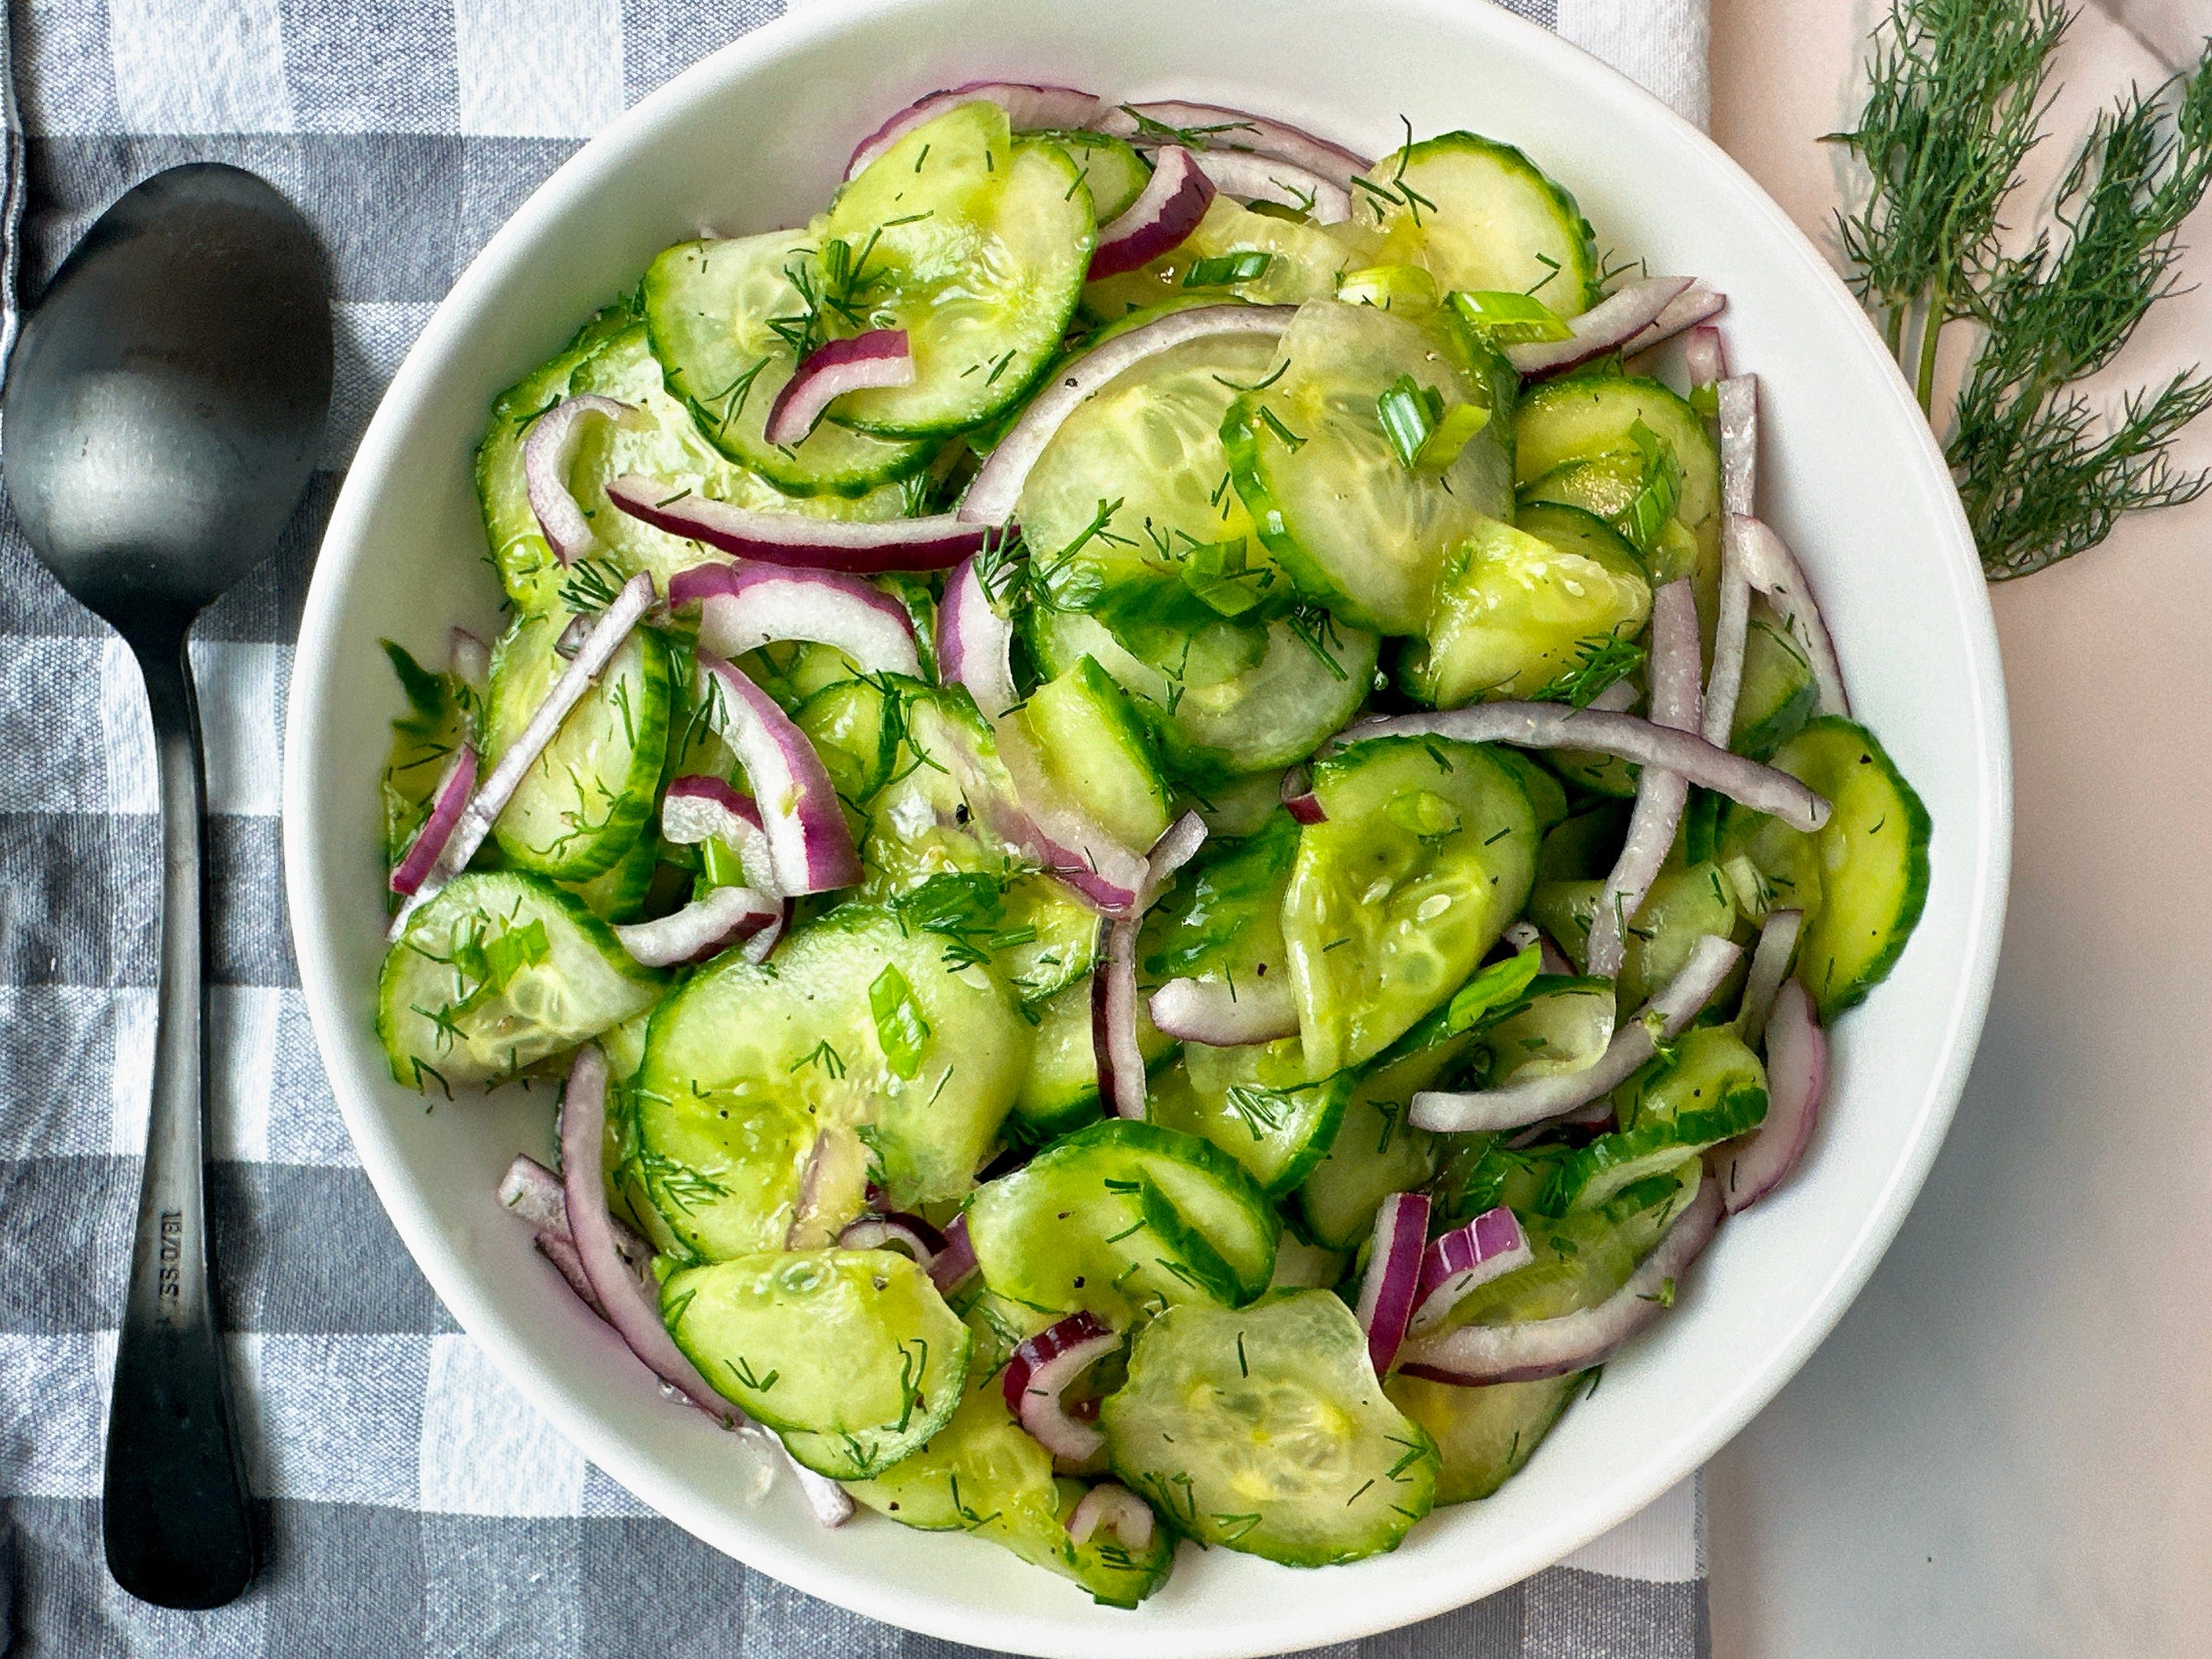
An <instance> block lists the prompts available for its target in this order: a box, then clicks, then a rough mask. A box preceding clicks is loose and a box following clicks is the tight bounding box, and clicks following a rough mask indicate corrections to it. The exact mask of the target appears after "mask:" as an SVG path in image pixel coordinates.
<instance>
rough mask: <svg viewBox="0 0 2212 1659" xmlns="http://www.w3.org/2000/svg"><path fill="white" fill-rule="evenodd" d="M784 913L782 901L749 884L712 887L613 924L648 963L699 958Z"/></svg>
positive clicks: (629, 948)
mask: <svg viewBox="0 0 2212 1659" xmlns="http://www.w3.org/2000/svg"><path fill="white" fill-rule="evenodd" d="M782 919H783V901H782V900H781V899H780V898H772V897H770V896H769V895H767V894H765V893H756V892H755V891H753V890H752V889H751V888H750V887H711V888H709V889H708V890H707V892H706V893H705V894H704V895H703V896H701V897H699V898H696V899H693V900H692V901H691V902H690V903H689V904H687V905H685V906H684V908H682V909H681V910H678V911H676V912H674V913H673V914H671V915H665V916H660V917H658V918H656V919H655V920H653V921H636V922H631V923H629V924H628V925H626V926H618V927H616V928H615V930H614V933H615V937H616V938H617V939H620V940H621V941H622V947H623V950H625V951H629V954H630V957H631V959H632V960H633V961H635V962H639V963H643V964H644V965H645V966H646V967H647V968H673V967H675V966H676V965H677V964H678V963H685V962H704V961H706V960H707V958H708V957H712V956H718V955H720V953H721V952H722V951H725V950H726V949H727V948H728V947H729V946H731V945H734V944H736V943H737V942H738V940H739V939H749V938H750V937H751V936H752V935H753V934H755V933H758V932H760V930H761V929H762V928H763V927H767V926H768V925H769V923H770V922H772V921H782Z"/></svg>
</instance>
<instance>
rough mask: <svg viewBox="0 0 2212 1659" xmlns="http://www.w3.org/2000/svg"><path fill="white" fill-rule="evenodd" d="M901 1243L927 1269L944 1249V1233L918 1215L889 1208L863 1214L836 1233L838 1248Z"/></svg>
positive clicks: (871, 1247) (884, 1246)
mask: <svg viewBox="0 0 2212 1659" xmlns="http://www.w3.org/2000/svg"><path fill="white" fill-rule="evenodd" d="M900 1246H903V1247H904V1248H905V1250H906V1254H907V1255H910V1256H912V1257H913V1258H914V1261H915V1266H916V1267H920V1268H921V1270H922V1271H923V1272H924V1273H927V1272H928V1271H929V1269H930V1267H932V1265H933V1264H934V1263H935V1261H937V1258H938V1256H939V1254H940V1253H941V1252H942V1251H943V1250H944V1249H945V1235H944V1234H943V1233H940V1232H939V1231H937V1229H936V1228H934V1227H933V1226H931V1225H929V1224H928V1223H927V1221H924V1220H923V1219H922V1218H921V1217H920V1216H918V1215H908V1214H907V1213H905V1212H903V1211H893V1212H891V1213H890V1215H864V1216H862V1217H861V1218H860V1219H859V1220H858V1221H855V1222H854V1223H852V1224H851V1225H849V1226H848V1227H847V1228H846V1229H845V1231H843V1232H842V1233H839V1234H838V1235H837V1248H838V1249H841V1250H884V1249H895V1248H897V1247H900Z"/></svg>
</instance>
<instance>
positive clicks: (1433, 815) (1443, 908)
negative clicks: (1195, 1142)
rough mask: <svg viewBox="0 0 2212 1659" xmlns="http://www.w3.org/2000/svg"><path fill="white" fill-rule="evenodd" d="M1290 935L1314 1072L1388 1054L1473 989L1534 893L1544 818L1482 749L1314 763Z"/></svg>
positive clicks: (1416, 748)
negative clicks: (1539, 823)
mask: <svg viewBox="0 0 2212 1659" xmlns="http://www.w3.org/2000/svg"><path fill="white" fill-rule="evenodd" d="M1313 790H1314V793H1315V794H1316V796H1317V797H1319V799H1320V800H1321V804H1322V810H1323V811H1324V812H1326V813H1327V815H1328V816H1327V818H1326V820H1325V821H1324V822H1322V823H1310V824H1308V825H1306V826H1305V828H1304V830H1303V831H1302V832H1301V833H1300V836H1299V838H1298V855H1297V862H1296V864H1295V865H1294V866H1293V868H1292V871H1291V884H1290V888H1289V890H1288V892H1287V893H1286V894H1285V896H1284V900H1283V937H1284V939H1285V942H1286V943H1287V945H1288V946H1289V949H1290V958H1291V986H1292V987H1293V989H1294V990H1295V991H1296V993H1297V1000H1298V1030H1299V1035H1300V1036H1302V1037H1303V1038H1304V1042H1305V1053H1306V1058H1307V1060H1308V1063H1309V1064H1310V1065H1311V1066H1313V1068H1314V1070H1315V1071H1316V1073H1319V1074H1323V1075H1326V1074H1327V1073H1331V1072H1334V1071H1338V1070H1340V1069H1341V1068H1342V1067H1344V1066H1350V1065H1356V1064H1357V1063H1358V1062H1359V1061H1360V1060H1365V1059H1367V1058H1368V1057H1369V1056H1370V1055H1372V1054H1379V1053H1381V1052H1382V1051H1383V1049H1384V1048H1387V1047H1388V1046H1389V1044H1390V1043H1391V1042H1393V1041H1394V1040H1395V1038H1396V1037H1397V1036H1399V1035H1400V1033H1401V1032H1403V1031H1405V1030H1407V1029H1408V1028H1409V1027H1411V1026H1412V1025H1413V1023H1414V1022H1415V1021H1416V1020H1418V1019H1419V1018H1421V1016H1422V1015H1424V1014H1425V1013H1427V1012H1429V1010H1430V1009H1431V1008H1433V1007H1435V1006H1437V1005H1438V1004H1439V1003H1441V1002H1442V1001H1443V1000H1444V999H1445V998H1446V997H1448V996H1449V995H1450V994H1452V993H1453V992H1454V991H1455V989H1457V988H1458V987H1460V986H1461V985H1462V983H1464V982H1465V981H1466V980H1467V977H1468V975H1469V974H1471V973H1473V972H1474V966H1475V964H1476V963H1478V962H1480V960H1481V959H1482V957H1483V954H1484V953H1485V952H1486V951H1488V950H1489V949H1490V947H1491V946H1492V945H1493V944H1495V943H1496V942H1497V940H1498V935H1499V934H1500V933H1503V932H1504V928H1505V925H1506V923H1508V922H1509V921H1512V919H1513V918H1514V917H1515V916H1516V915H1519V914H1520V912H1521V907H1522V904H1523V903H1525V902H1527V900H1528V890H1529V885H1530V883H1531V882H1532V880H1533V879H1534V873H1535V866H1536V847H1537V836H1536V817H1535V812H1534V809H1533V808H1532V807H1531V806H1530V805H1529V804H1528V792H1527V791H1525V790H1524V789H1522V787H1521V784H1520V781H1519V780H1518V778H1517V777H1516V775H1515V774H1514V773H1513V772H1512V771H1511V770H1510V769H1509V768H1507V767H1506V766H1504V765H1503V764H1502V763H1499V762H1498V760H1497V759H1496V758H1495V757H1494V756H1493V755H1492V752H1491V751H1490V750H1488V749H1486V748H1482V747H1479V746H1477V745H1474V744H1460V743H1450V742H1444V741H1441V740H1432V739H1425V738H1376V739H1372V740H1370V741H1368V742H1365V743H1359V744H1352V746H1351V747H1349V748H1346V749H1344V750H1339V751H1338V752H1337V753H1335V754H1334V755H1331V756H1329V757H1327V758H1325V759H1323V760H1322V761H1320V762H1319V763H1316V765H1315V767H1314V774H1313Z"/></svg>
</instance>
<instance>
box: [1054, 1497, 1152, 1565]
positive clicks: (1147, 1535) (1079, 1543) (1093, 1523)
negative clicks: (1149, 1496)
mask: <svg viewBox="0 0 2212 1659" xmlns="http://www.w3.org/2000/svg"><path fill="white" fill-rule="evenodd" d="M1152 1525H1153V1522H1152V1505H1151V1504H1147V1503H1146V1502H1145V1500H1144V1499H1143V1498H1139V1497H1138V1496H1137V1494H1136V1493H1134V1492H1131V1491H1130V1490H1129V1489H1128V1488H1127V1486H1116V1485H1115V1483H1114V1482H1113V1481H1111V1480H1102V1481H1100V1482H1099V1483H1098V1484H1097V1486H1093V1487H1092V1488H1091V1490H1090V1491H1089V1492H1085V1493H1084V1494H1083V1496H1082V1497H1081V1498H1079V1499H1077V1500H1076V1504H1075V1511H1074V1513H1073V1514H1072V1515H1070V1516H1068V1517H1067V1538H1068V1541H1069V1542H1070V1543H1072V1544H1073V1545H1074V1546H1075V1547H1077V1548H1078V1549H1080V1548H1082V1547H1083V1546H1084V1545H1085V1544H1087V1543H1089V1542H1090V1541H1091V1534H1094V1533H1096V1532H1097V1530H1098V1529H1099V1528H1101V1527H1103V1528H1106V1530H1107V1531H1109V1532H1110V1533H1112V1534H1114V1535H1115V1537H1116V1538H1118V1539H1120V1540H1121V1547H1122V1548H1123V1549H1125V1550H1127V1551H1128V1552H1129V1553H1131V1554H1133V1555H1142V1554H1143V1553H1145V1552H1146V1550H1148V1549H1150V1548H1151V1547H1152Z"/></svg>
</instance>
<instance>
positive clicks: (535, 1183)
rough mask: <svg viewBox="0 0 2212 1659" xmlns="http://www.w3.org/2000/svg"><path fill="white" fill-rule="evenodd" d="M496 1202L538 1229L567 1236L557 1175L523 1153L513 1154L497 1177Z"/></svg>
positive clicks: (564, 1203)
mask: <svg viewBox="0 0 2212 1659" xmlns="http://www.w3.org/2000/svg"><path fill="white" fill-rule="evenodd" d="M499 1201H500V1202H501V1204H503V1205H505V1206H507V1208H508V1209H510V1210H512V1211H513V1212H515V1214H517V1215H519V1216H520V1217H521V1218H523V1219H524V1220H525V1221H526V1222H528V1223H529V1224H530V1225H532V1227H534V1228H536V1229H537V1230H538V1231H539V1232H548V1233H558V1234H559V1235H560V1236H561V1237H563V1238H566V1237H568V1200H567V1199H566V1198H564V1197H563V1196H562V1193H561V1177H560V1176H556V1175H555V1174H554V1173H553V1171H552V1170H549V1169H547V1168H546V1167H545V1166H544V1164H540V1163H539V1162H538V1160H537V1159H536V1158H532V1157H530V1156H529V1155H528V1154H526V1153H521V1152H518V1153H517V1154H515V1158H514V1162H513V1163H512V1164H508V1165H507V1173H506V1174H505V1175H504V1176H501V1177H500V1182H499Z"/></svg>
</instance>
